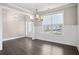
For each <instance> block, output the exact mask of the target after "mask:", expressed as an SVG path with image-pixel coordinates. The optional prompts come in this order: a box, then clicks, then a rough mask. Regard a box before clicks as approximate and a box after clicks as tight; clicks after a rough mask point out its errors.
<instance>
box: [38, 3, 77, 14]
mask: <svg viewBox="0 0 79 59" xmlns="http://www.w3.org/2000/svg"><path fill="white" fill-rule="evenodd" d="M72 6H77V3H70V4H67V5H64V6H61V7H57V8H54V9H49V10H46V11H39V14H40V15H45V14H49V13H52V12H54V11H58V10H62V9H64V8H68V7H72Z"/></svg>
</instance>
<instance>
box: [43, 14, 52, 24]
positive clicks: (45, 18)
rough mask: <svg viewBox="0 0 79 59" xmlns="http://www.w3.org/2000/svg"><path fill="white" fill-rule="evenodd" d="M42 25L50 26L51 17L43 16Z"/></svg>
mask: <svg viewBox="0 0 79 59" xmlns="http://www.w3.org/2000/svg"><path fill="white" fill-rule="evenodd" d="M42 25H51V15H49V16H44V18H43V22H42Z"/></svg>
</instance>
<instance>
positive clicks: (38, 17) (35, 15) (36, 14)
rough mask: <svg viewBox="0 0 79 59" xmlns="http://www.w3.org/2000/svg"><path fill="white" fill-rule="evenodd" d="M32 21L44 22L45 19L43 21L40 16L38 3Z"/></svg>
mask: <svg viewBox="0 0 79 59" xmlns="http://www.w3.org/2000/svg"><path fill="white" fill-rule="evenodd" d="M30 19H32V21H33V20H35V21H42V20H43V19H42V16H41V15H39V13H38V8H37V3H36V9H35V13H34V15H33V16H31V17H30Z"/></svg>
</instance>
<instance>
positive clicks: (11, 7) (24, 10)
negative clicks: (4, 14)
mask: <svg viewBox="0 0 79 59" xmlns="http://www.w3.org/2000/svg"><path fill="white" fill-rule="evenodd" d="M0 6H1V8H7V9H16V10H19V11H21V12H23V13H25V14H27V15H33V12H31V11H29V10H27V9H24V8H22V7H19V6H17V5H14V4H11V3H0Z"/></svg>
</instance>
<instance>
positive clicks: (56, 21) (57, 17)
mask: <svg viewBox="0 0 79 59" xmlns="http://www.w3.org/2000/svg"><path fill="white" fill-rule="evenodd" d="M52 20H53V21H52V24H63V14H54V15H52Z"/></svg>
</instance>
